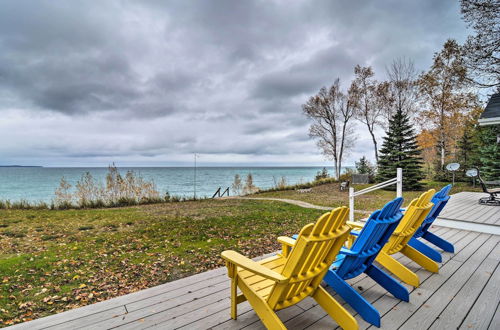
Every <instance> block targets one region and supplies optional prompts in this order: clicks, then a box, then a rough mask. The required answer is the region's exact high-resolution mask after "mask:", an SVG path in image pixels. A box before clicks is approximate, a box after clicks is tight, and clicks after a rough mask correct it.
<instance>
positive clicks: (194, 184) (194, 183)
mask: <svg viewBox="0 0 500 330" xmlns="http://www.w3.org/2000/svg"><path fill="white" fill-rule="evenodd" d="M193 186H194V199H195V200H196V153H194V182H193Z"/></svg>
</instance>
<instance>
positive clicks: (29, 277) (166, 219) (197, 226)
mask: <svg viewBox="0 0 500 330" xmlns="http://www.w3.org/2000/svg"><path fill="white" fill-rule="evenodd" d="M321 213H322V212H321V211H318V210H310V209H303V208H300V207H297V206H293V205H288V204H284V203H280V202H262V201H243V200H205V201H198V202H181V203H165V204H157V205H149V206H138V207H132V208H116V209H92V210H67V211H50V210H47V211H39V210H26V211H24V210H1V211H0V246H1V249H2V254H1V255H0V274H1V277H0V281H1V284H0V285H1V291H0V319H1V320H2V324H3V325H4V326H5V325H8V324H12V323H17V322H21V321H23V320H29V319H32V318H38V317H41V316H45V315H49V314H53V313H56V312H61V311H64V310H67V309H71V308H75V307H78V306H82V305H86V304H89V303H93V302H97V301H101V300H104V299H108V298H111V297H115V296H118V295H122V294H126V293H130V292H133V291H137V290H141V289H144V288H147V287H151V286H155V285H158V284H161V283H165V282H167V281H171V280H174V279H177V278H181V277H184V276H188V275H190V274H194V273H198V272H202V271H205V270H207V269H211V268H215V267H219V266H222V265H223V261H222V259H221V258H220V253H221V252H222V251H223V250H225V249H229V248H231V249H235V250H238V251H240V252H242V253H244V254H246V255H248V256H251V257H254V256H258V255H262V254H264V253H269V252H272V251H276V250H277V249H278V248H279V246H278V244H276V237H277V236H279V235H290V234H293V233H296V232H297V231H298V230H299V229H300V228H301V227H302V226H303V225H304V224H306V223H309V222H312V221H314V220H315V219H316V218H317V217H318V216H319V215H320V214H321Z"/></svg>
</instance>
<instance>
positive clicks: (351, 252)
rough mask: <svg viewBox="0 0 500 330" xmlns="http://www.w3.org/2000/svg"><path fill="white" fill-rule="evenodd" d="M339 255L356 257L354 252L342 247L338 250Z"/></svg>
mask: <svg viewBox="0 0 500 330" xmlns="http://www.w3.org/2000/svg"><path fill="white" fill-rule="evenodd" d="M339 253H340V254H345V255H347V256H356V255H358V254H357V253H355V252H353V251H351V250H349V249H346V248H344V247H343V248H341V249H340V252H339Z"/></svg>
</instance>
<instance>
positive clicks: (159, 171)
mask: <svg viewBox="0 0 500 330" xmlns="http://www.w3.org/2000/svg"><path fill="white" fill-rule="evenodd" d="M321 169H322V167H198V168H196V196H197V197H211V196H212V195H213V193H214V192H215V191H216V190H217V188H218V187H222V190H224V189H226V188H227V187H230V186H231V184H232V182H233V180H234V176H235V175H236V174H239V175H240V176H241V178H242V181H244V180H245V178H246V176H247V175H248V173H252V175H253V182H254V184H255V185H256V186H257V187H259V188H261V189H266V188H271V187H273V186H274V185H275V180H276V181H278V180H279V179H280V178H281V177H282V176H284V177H285V178H286V180H287V183H288V184H297V183H305V182H310V181H313V180H314V177H315V175H316V173H317V172H318V171H320V170H321ZM128 170H132V171H134V172H135V173H137V174H139V175H141V176H142V177H143V178H145V179H147V180H153V181H154V182H155V184H156V186H157V189H158V190H159V191H160V193H161V194H162V195H163V194H165V193H166V192H168V193H170V195H176V196H183V197H192V196H193V193H194V187H195V185H194V172H195V171H194V168H193V167H122V168H119V171H120V173H122V174H125V173H126V171H128ZM107 171H108V169H107V168H105V167H93V168H83V167H78V168H75V167H71V168H55V167H0V200H10V201H18V200H22V199H24V200H27V201H30V202H38V201H45V202H50V201H51V200H52V199H53V198H54V191H55V189H56V188H57V187H58V186H59V182H60V180H61V178H62V177H64V178H65V179H66V180H67V181H68V182H69V183H71V184H72V185H73V186H74V184H75V183H76V182H77V181H78V180H79V179H80V178H81V176H82V174H84V173H85V172H90V173H91V174H92V176H93V177H94V178H95V179H97V180H99V181H101V182H103V183H104V182H105V176H106V173H107ZM328 172H329V173H330V174H333V168H328ZM231 194H232V192H231Z"/></svg>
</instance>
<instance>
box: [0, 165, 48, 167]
mask: <svg viewBox="0 0 500 330" xmlns="http://www.w3.org/2000/svg"><path fill="white" fill-rule="evenodd" d="M0 167H43V166H36V165H26V166H25V165H0Z"/></svg>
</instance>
